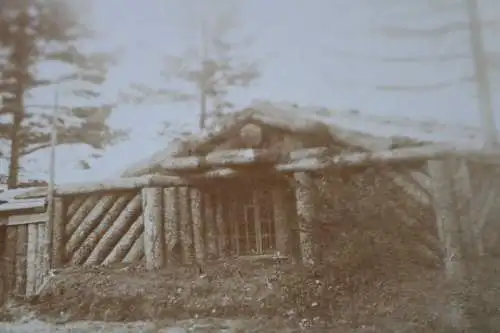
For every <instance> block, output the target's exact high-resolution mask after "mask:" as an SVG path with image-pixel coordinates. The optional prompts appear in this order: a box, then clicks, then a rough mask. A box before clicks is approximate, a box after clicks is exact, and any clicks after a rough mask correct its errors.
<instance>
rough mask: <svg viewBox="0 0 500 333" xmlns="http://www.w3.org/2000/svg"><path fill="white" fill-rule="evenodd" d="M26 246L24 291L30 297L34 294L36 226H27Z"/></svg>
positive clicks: (36, 248)
mask: <svg viewBox="0 0 500 333" xmlns="http://www.w3.org/2000/svg"><path fill="white" fill-rule="evenodd" d="M27 228H28V242H27V243H28V244H27V251H26V291H25V295H26V296H27V297H31V296H33V295H35V292H36V273H37V270H36V269H37V267H36V259H37V250H38V230H37V226H36V224H29V225H28V226H27Z"/></svg>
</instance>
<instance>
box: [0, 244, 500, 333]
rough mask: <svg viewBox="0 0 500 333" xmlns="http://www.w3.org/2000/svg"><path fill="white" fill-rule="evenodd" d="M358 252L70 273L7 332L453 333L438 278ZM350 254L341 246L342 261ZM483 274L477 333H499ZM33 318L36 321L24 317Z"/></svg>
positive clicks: (384, 254) (494, 299) (382, 251)
mask: <svg viewBox="0 0 500 333" xmlns="http://www.w3.org/2000/svg"><path fill="white" fill-rule="evenodd" d="M350 237H353V236H352V235H351V236H350ZM377 237H379V238H384V236H383V235H378V236H377ZM357 244H358V245H360V246H361V245H365V246H368V245H369V246H370V249H371V252H373V253H372V254H371V255H367V253H368V252H369V251H367V250H361V251H358V252H357V253H356V252H351V253H352V255H351V258H350V259H349V260H348V259H346V257H345V256H340V255H339V256H333V252H332V257H336V258H338V259H337V260H331V261H329V262H327V263H325V265H323V266H321V267H318V268H316V269H314V270H310V269H309V270H304V269H300V268H299V267H297V266H291V265H289V264H288V263H286V262H284V261H277V260H276V259H272V258H256V257H254V258H239V259H227V260H225V261H222V260H221V261H217V262H212V263H210V264H208V265H207V266H206V268H205V271H204V272H203V274H202V275H200V274H199V272H198V270H197V269H193V268H192V267H179V268H176V269H165V270H162V271H160V272H146V271H145V270H144V269H143V267H141V266H135V267H109V268H99V269H92V268H86V269H84V268H80V269H67V270H64V271H62V272H60V273H59V274H58V275H57V276H56V277H55V278H54V279H53V280H52V281H51V283H50V284H49V286H48V287H47V289H46V290H45V291H44V292H43V294H42V295H40V296H39V297H36V298H33V299H31V300H29V303H28V304H24V305H23V306H24V307H25V309H24V310H23V311H21V314H19V307H18V308H17V311H18V313H17V314H16V312H15V311H12V310H13V309H14V310H16V308H15V307H12V306H11V307H10V312H11V315H12V316H13V317H15V318H14V319H19V318H20V317H22V316H23V315H24V319H23V320H21V321H24V324H22V323H20V321H19V320H18V321H17V323H15V324H11V326H3V327H11V328H13V329H14V328H15V329H16V330H13V331H12V332H37V331H36V330H34V331H28V330H24V331H22V330H17V328H19V327H20V326H21V328H19V329H25V328H26V326H29V325H30V324H31V325H32V326H33V323H35V324H36V323H37V322H36V321H35V322H33V320H35V318H37V319H36V320H43V321H45V322H46V323H58V326H57V327H58V328H61V330H58V331H60V332H70V330H63V329H68V328H71V327H74V328H75V330H74V331H71V332H82V333H83V332H88V333H90V332H98V331H99V330H98V329H97V327H99V329H100V330H101V331H102V332H141V330H139V328H140V327H142V328H144V330H142V331H143V332H161V331H160V330H158V328H160V327H166V326H182V327H184V328H186V327H191V328H192V327H194V326H196V325H199V326H200V327H201V326H203V325H205V324H203V323H207V321H208V322H210V323H211V324H210V325H212V326H210V327H212V328H213V327H216V326H217V325H222V324H221V323H225V324H224V325H226V326H227V325H228V323H229V322H231V323H235V322H237V323H239V324H238V325H240V326H239V328H238V329H239V330H229V329H227V330H223V329H220V330H215V332H233V333H234V332H265V333H266V332H301V331H303V329H304V328H311V330H310V331H311V332H324V333H327V332H328V333H336V332H339V333H340V332H357V333H360V332H384V333H385V332H389V333H390V332H426V333H428V332H446V331H445V330H444V325H445V323H446V318H447V317H446V305H447V303H448V302H449V300H448V296H449V295H450V288H449V286H447V285H446V284H445V283H444V280H445V279H444V276H443V274H442V273H441V272H440V271H439V270H433V269H429V268H425V267H422V266H420V265H416V264H414V263H412V262H413V260H412V258H411V257H409V256H408V254H407V253H405V252H398V251H397V249H394V251H390V250H389V249H388V248H384V247H380V246H379V245H378V244H387V240H386V241H383V242H380V241H379V242H374V238H373V235H370V234H368V235H366V234H365V236H364V238H363V240H358V243H357ZM343 245H344V244H339V246H338V247H335V250H336V251H338V252H337V254H340V253H341V252H342V251H343V249H342V248H341V246H343ZM333 249H334V247H332V250H333ZM497 261H498V260H497ZM367 263H369V265H368V264H367ZM484 266H485V267H484V268H487V269H486V270H483V272H487V273H488V275H483V276H482V277H481V280H478V281H477V282H476V283H475V284H474V285H475V286H479V287H480V288H479V289H475V290H474V293H473V294H472V295H474V297H475V298H476V303H475V305H476V307H475V308H473V309H472V311H474V313H473V314H474V316H476V317H477V318H479V319H480V320H479V322H480V323H481V324H485V325H489V326H487V328H488V329H483V330H479V331H478V332H493V331H494V330H493V331H492V330H490V328H491V327H498V323H499V322H498V318H500V313H498V308H499V307H498V305H499V304H500V302H499V300H500V292H499V291H500V288H499V287H500V286H499V282H498V281H499V279H498V272H497V269H496V268H495V267H497V266H498V262H485V263H484ZM491 277H494V278H491ZM474 288H476V287H474ZM26 313H32V315H31V316H29V317H26ZM8 319H9V318H7V317H4V318H3V320H8ZM495 320H496V323H495ZM98 321H100V322H101V323H98ZM113 322H115V324H113ZM116 322H121V323H122V324H120V325H118V324H116ZM21 324H22V325H21ZM23 325H24V326H23ZM37 325H38V324H37ZM44 325H45V326H43V325H41V324H40V325H38V326H43V327H46V328H47V327H48V330H45V331H38V332H56V330H55V327H56V326H50V325H49V324H44ZM47 325H49V326H47ZM51 325H52V324H51ZM85 325H88V329H87V330H86V329H84V327H85ZM35 326H36V325H35ZM16 327H17V328H16ZM23 327H24V328H23ZM117 327H118V328H117ZM127 327H128V328H127ZM204 327H208V326H204ZM217 327H218V326H217ZM125 328H127V329H125ZM483 328H484V327H483ZM1 329H2V325H1V324H0V331H2V330H1ZM4 331H5V330H4ZM163 332H167V331H163ZM172 332H179V333H180V332H193V330H192V331H189V330H184V331H172ZM194 332H199V333H201V332H213V330H212V331H211V330H209V329H208V328H207V329H204V328H203V329H202V328H199V329H197V330H194Z"/></svg>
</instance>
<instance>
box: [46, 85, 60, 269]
mask: <svg viewBox="0 0 500 333" xmlns="http://www.w3.org/2000/svg"><path fill="white" fill-rule="evenodd" d="M58 116H59V92H58V91H56V93H55V94H54V111H53V114H52V127H51V133H50V161H49V184H48V189H47V216H48V221H47V226H46V232H45V237H46V240H45V248H46V249H47V251H45V255H44V262H45V264H44V266H45V267H47V269H50V268H51V267H53V263H52V260H53V259H52V258H51V256H52V254H53V251H49V249H51V248H52V241H53V233H54V231H53V230H54V220H55V219H56V217H55V216H54V214H55V213H56V212H55V210H54V188H55V175H56V145H57V118H58ZM57 260H59V258H58V259H56V261H57ZM57 264H59V263H57Z"/></svg>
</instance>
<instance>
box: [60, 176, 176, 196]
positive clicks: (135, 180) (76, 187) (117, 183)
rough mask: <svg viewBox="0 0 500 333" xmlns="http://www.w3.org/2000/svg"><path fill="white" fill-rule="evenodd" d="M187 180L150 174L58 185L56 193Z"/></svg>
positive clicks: (110, 189) (168, 184)
mask: <svg viewBox="0 0 500 333" xmlns="http://www.w3.org/2000/svg"><path fill="white" fill-rule="evenodd" d="M182 184H185V182H184V181H183V180H182V179H181V178H179V177H175V176H174V177H172V176H160V175H148V176H142V177H130V178H119V179H113V180H105V181H100V182H95V183H75V184H64V185H59V186H56V188H55V193H56V195H71V194H89V193H94V192H108V191H118V190H133V189H141V188H144V187H162V186H179V185H182Z"/></svg>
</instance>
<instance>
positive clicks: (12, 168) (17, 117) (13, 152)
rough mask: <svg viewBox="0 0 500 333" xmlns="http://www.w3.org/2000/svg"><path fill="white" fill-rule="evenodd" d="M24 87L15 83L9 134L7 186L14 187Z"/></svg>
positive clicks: (18, 153) (15, 183) (16, 183)
mask: <svg viewBox="0 0 500 333" xmlns="http://www.w3.org/2000/svg"><path fill="white" fill-rule="evenodd" d="M23 95H24V89H23V87H22V84H21V83H18V84H17V88H16V97H15V102H14V112H13V117H12V118H13V120H12V128H11V134H10V164H9V177H8V179H7V188H9V189H12V188H16V187H17V186H18V183H19V159H20V155H21V138H20V135H19V134H20V131H21V123H22V121H23V118H24V96H23Z"/></svg>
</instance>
